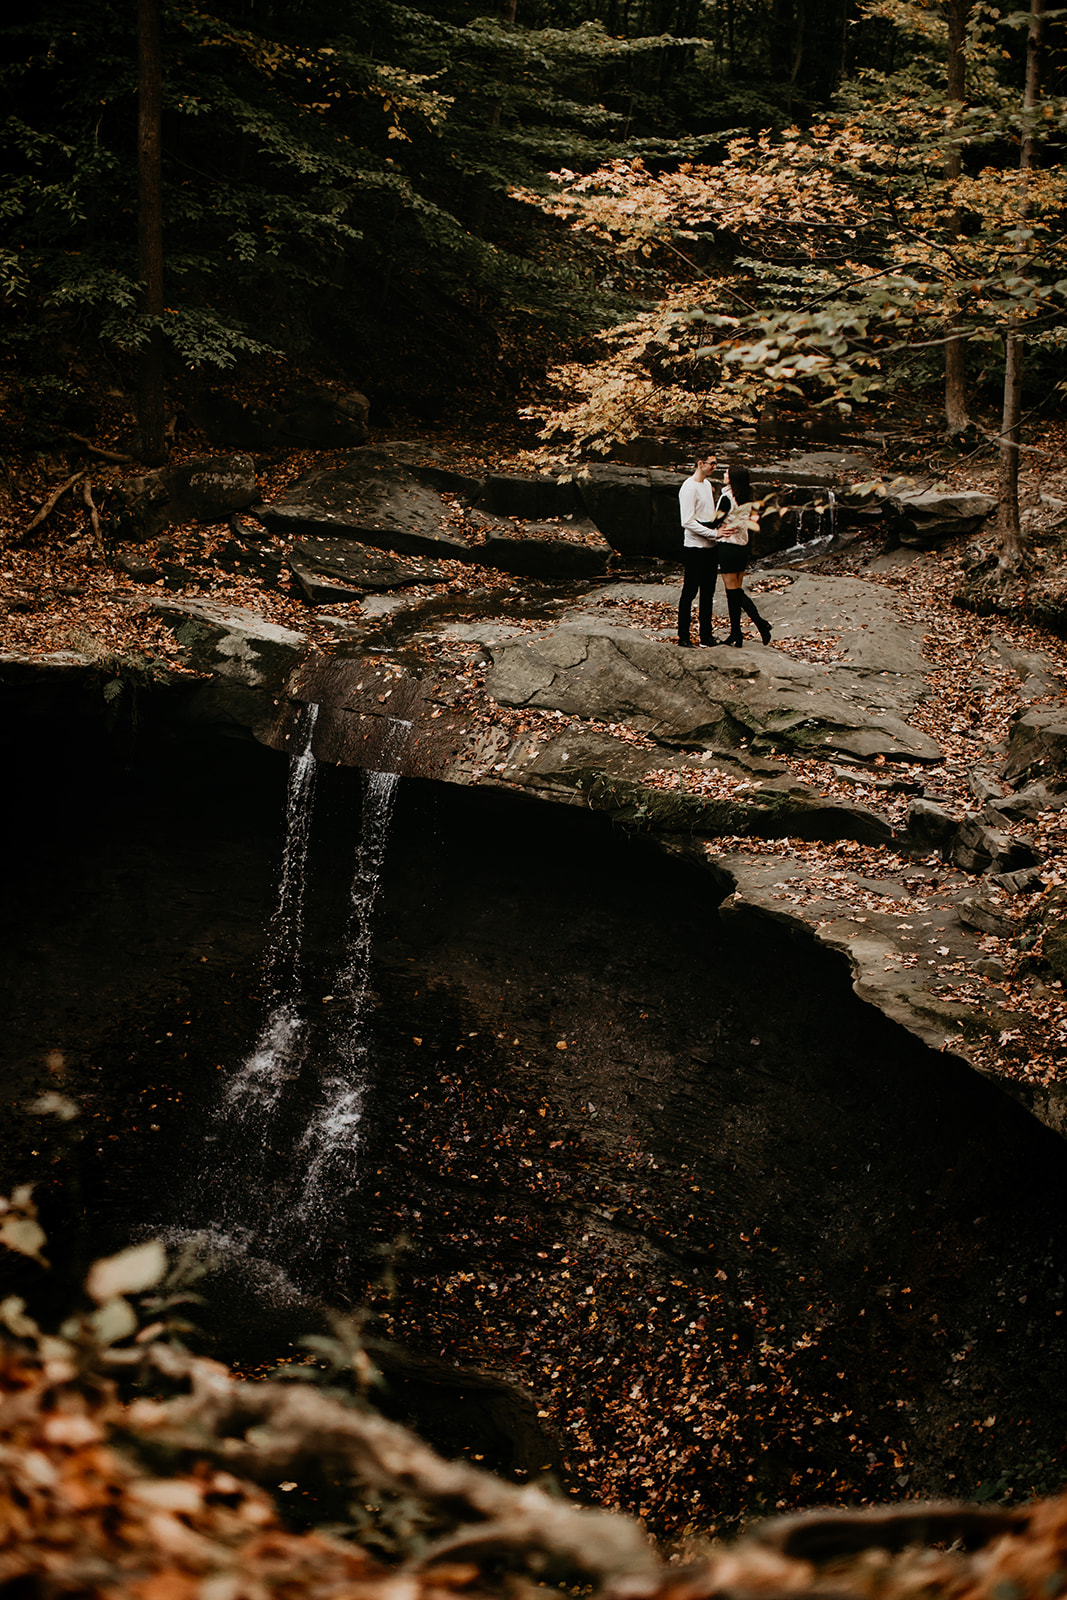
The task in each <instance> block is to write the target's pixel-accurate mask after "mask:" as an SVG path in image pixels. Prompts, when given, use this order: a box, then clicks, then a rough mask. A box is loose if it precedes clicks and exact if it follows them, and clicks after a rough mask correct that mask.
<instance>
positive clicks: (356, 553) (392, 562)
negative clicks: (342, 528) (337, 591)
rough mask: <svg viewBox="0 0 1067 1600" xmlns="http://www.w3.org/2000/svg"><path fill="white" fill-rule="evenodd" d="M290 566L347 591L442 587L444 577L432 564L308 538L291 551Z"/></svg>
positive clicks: (349, 543)
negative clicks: (421, 585) (332, 581)
mask: <svg viewBox="0 0 1067 1600" xmlns="http://www.w3.org/2000/svg"><path fill="white" fill-rule="evenodd" d="M289 564H290V566H291V567H292V568H293V570H294V571H296V569H297V568H298V567H299V568H301V569H306V570H308V571H310V572H312V573H321V574H325V575H326V576H327V577H330V578H336V579H337V580H338V581H339V582H340V583H342V584H344V585H346V586H347V587H348V588H350V589H360V590H363V589H371V590H384V589H403V588H405V587H408V586H409V585H411V584H416V583H446V582H447V581H448V576H449V575H448V573H447V572H446V571H445V570H444V568H442V567H439V566H437V565H436V564H435V563H434V562H433V561H432V560H427V559H423V558H420V557H409V558H408V559H406V560H404V559H401V557H399V556H394V555H390V554H389V553H388V552H385V551H382V550H380V549H377V548H375V547H374V546H369V545H364V544H358V543H357V542H356V541H355V540H353V539H338V538H323V537H321V536H315V535H313V536H311V537H309V538H306V539H299V540H298V541H297V543H296V544H295V545H294V547H293V555H292V557H291V558H290V563H289Z"/></svg>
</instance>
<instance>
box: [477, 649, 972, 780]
mask: <svg viewBox="0 0 1067 1600" xmlns="http://www.w3.org/2000/svg"><path fill="white" fill-rule="evenodd" d="M487 648H488V650H489V652H490V655H491V657H492V662H493V666H492V670H491V672H490V673H489V675H488V677H487V680H486V687H487V689H488V691H489V693H490V694H491V695H492V697H493V698H494V699H495V700H497V701H498V702H499V703H500V704H502V705H510V706H529V707H536V708H538V709H541V710H551V711H561V712H562V713H563V714H564V715H566V716H578V717H583V718H591V719H593V720H596V721H600V722H620V721H621V722H625V723H628V724H629V725H631V726H632V727H634V728H637V729H639V730H640V731H641V732H643V733H648V734H651V735H652V737H653V738H655V739H658V740H661V741H662V742H664V743H667V744H683V745H697V746H717V747H719V748H722V749H727V750H729V749H731V748H734V749H739V748H743V747H751V748H752V749H753V750H754V751H757V752H761V753H765V754H770V753H772V752H773V751H774V750H776V749H784V750H791V751H796V752H800V753H803V754H807V755H815V754H819V755H826V754H830V753H835V754H844V755H851V756H853V757H856V758H859V759H862V760H873V759H874V758H875V757H876V756H879V755H882V756H886V757H889V758H892V759H897V760H909V761H937V760H939V759H940V756H941V751H940V749H939V747H938V746H937V745H936V744H935V743H934V741H933V740H932V739H930V738H929V737H928V736H927V735H926V734H924V733H922V732H921V731H920V730H919V729H916V728H913V727H910V726H909V725H908V724H907V723H906V722H904V721H903V720H902V719H901V718H900V717H899V716H897V715H895V714H894V713H893V711H891V710H885V709H883V707H884V705H885V700H886V696H885V694H884V693H883V692H881V688H880V685H879V687H878V689H877V690H876V692H875V693H874V694H873V695H872V693H871V692H870V687H869V683H868V680H867V676H866V674H860V673H855V672H849V671H847V669H843V668H838V670H837V671H835V673H834V674H833V677H832V679H831V678H830V676H829V674H828V673H827V672H826V670H825V669H824V668H823V667H821V666H820V667H813V666H811V665H810V664H809V663H807V662H804V661H795V660H793V659H792V658H791V657H790V656H788V655H786V654H784V653H783V652H781V651H777V650H772V649H768V648H764V647H763V646H761V645H753V646H751V647H750V648H747V649H742V650H730V649H727V648H726V647H721V648H720V649H718V650H681V649H679V648H678V647H677V646H674V645H667V644H661V643H654V642H652V641H650V640H649V639H647V638H646V637H645V636H644V635H643V634H641V633H638V632H636V631H635V630H633V629H628V628H617V627H611V626H610V625H607V624H600V625H596V624H586V625H574V624H571V625H565V626H563V627H561V628H558V629H557V630H556V631H555V633H553V634H550V635H549V636H548V637H547V638H544V639H527V640H521V641H520V640H505V641H502V642H501V641H498V642H496V643H495V644H491V645H488V646H487Z"/></svg>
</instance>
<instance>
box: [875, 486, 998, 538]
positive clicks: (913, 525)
mask: <svg viewBox="0 0 1067 1600" xmlns="http://www.w3.org/2000/svg"><path fill="white" fill-rule="evenodd" d="M996 508H997V502H996V499H995V498H994V496H993V495H989V494H939V493H936V492H934V491H932V490H931V491H926V492H919V491H916V492H914V493H910V494H901V495H891V496H890V497H889V498H888V499H887V500H886V502H885V516H886V520H887V522H888V523H889V525H890V527H891V528H892V529H893V531H894V533H895V534H896V535H897V538H898V539H899V540H900V542H901V544H905V545H913V546H914V547H915V548H916V549H920V550H925V549H930V548H932V547H933V546H934V545H937V544H941V543H943V542H944V541H945V540H946V539H958V538H960V537H961V536H962V535H964V534H968V533H975V532H976V531H977V530H978V529H979V528H980V527H981V526H982V524H983V523H984V522H985V520H986V518H987V517H991V516H992V515H993V512H994V511H995V510H996Z"/></svg>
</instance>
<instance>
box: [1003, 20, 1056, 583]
mask: <svg viewBox="0 0 1067 1600" xmlns="http://www.w3.org/2000/svg"><path fill="white" fill-rule="evenodd" d="M1044 21H1045V0H1030V30H1029V33H1028V34H1027V39H1026V87H1025V89H1024V91H1023V127H1022V136H1021V139H1020V143H1019V174H1020V178H1019V182H1020V190H1021V194H1020V201H1019V222H1020V224H1021V225H1025V222H1026V218H1027V216H1028V214H1029V210H1030V200H1029V183H1030V172H1031V169H1032V168H1033V164H1034V129H1033V118H1032V116H1031V113H1032V112H1033V110H1034V107H1035V106H1036V105H1037V97H1038V87H1039V84H1040V80H1041V36H1042V32H1043V28H1044ZM1021 265H1022V261H1021V260H1020V266H1021ZM1020 321H1021V317H1020V315H1019V313H1018V312H1015V313H1013V314H1012V317H1011V320H1010V324H1009V327H1008V331H1007V334H1006V335H1005V338H1004V409H1003V415H1002V418H1001V424H1000V461H999V470H998V473H997V488H998V494H999V498H1000V566H1001V569H1002V570H1003V569H1004V568H1008V569H1011V568H1014V567H1016V566H1018V564H1019V561H1020V558H1021V556H1022V530H1021V528H1020V525H1019V430H1020V423H1021V421H1022V400H1023V352H1022V342H1021V339H1020V337H1019V324H1020Z"/></svg>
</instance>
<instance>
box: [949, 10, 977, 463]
mask: <svg viewBox="0 0 1067 1600" xmlns="http://www.w3.org/2000/svg"><path fill="white" fill-rule="evenodd" d="M970 9H971V7H970V0H949V4H948V97H949V99H950V100H952V101H954V102H955V103H956V105H957V107H958V109H959V110H962V109H963V103H964V100H965V99H966V95H967V62H966V57H965V56H964V53H963V50H964V45H965V43H966V39H967V17H968V13H969V12H970ZM962 170H963V152H962V150H961V149H960V146H959V144H958V142H956V141H953V143H952V145H951V146H950V148H949V153H948V157H947V159H946V161H945V179H946V182H947V183H949V184H954V183H955V182H956V179H957V178H958V177H959V175H960V173H961V171H962ZM962 232H963V216H962V214H961V212H960V209H959V207H958V206H956V205H954V206H953V207H952V211H951V214H950V217H949V223H948V233H949V236H950V238H951V239H952V240H953V242H954V241H955V240H956V239H958V238H959V236H960V235H961V234H962ZM945 309H946V313H947V318H948V326H949V340H948V343H947V344H946V345H945V430H946V432H947V433H948V435H949V437H950V438H951V437H952V435H953V434H957V433H962V432H963V431H964V429H965V428H966V427H967V423H968V421H969V418H968V416H967V354H966V346H965V345H964V342H963V339H962V338H961V337H960V335H959V334H957V333H953V332H952V329H953V325H954V324H955V322H956V313H957V311H958V306H957V304H956V298H955V296H954V295H950V296H948V297H946V305H945Z"/></svg>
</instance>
